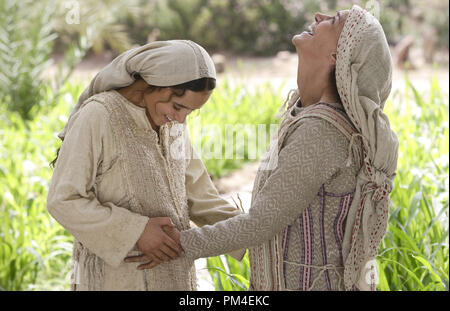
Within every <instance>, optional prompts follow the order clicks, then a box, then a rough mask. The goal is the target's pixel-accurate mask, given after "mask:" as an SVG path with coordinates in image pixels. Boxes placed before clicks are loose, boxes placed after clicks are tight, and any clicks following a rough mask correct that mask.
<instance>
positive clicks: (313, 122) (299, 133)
mask: <svg viewBox="0 0 450 311" xmlns="http://www.w3.org/2000/svg"><path fill="white" fill-rule="evenodd" d="M286 137H287V139H286V140H287V141H295V140H298V139H299V138H303V140H304V139H309V140H311V141H318V140H320V141H323V140H331V139H332V140H336V142H338V143H342V144H345V143H348V139H347V138H346V137H345V135H344V134H343V133H342V132H341V131H340V130H339V129H338V128H337V127H336V126H334V125H333V124H331V123H330V122H329V121H327V120H325V119H322V118H318V117H307V118H303V119H300V120H299V121H297V122H295V123H294V124H292V125H291V128H290V129H289V130H288V135H287V136H286Z"/></svg>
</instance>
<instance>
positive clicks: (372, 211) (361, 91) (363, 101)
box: [336, 5, 398, 290]
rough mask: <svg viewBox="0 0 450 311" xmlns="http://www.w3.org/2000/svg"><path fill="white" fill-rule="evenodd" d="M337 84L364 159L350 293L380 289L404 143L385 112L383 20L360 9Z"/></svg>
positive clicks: (350, 238)
mask: <svg viewBox="0 0 450 311" xmlns="http://www.w3.org/2000/svg"><path fill="white" fill-rule="evenodd" d="M336 85H337V89H338V92H339V95H340V97H341V101H342V104H343V106H344V108H345V111H346V113H347V115H348V117H349V118H350V120H351V121H352V123H353V125H354V126H355V128H356V130H357V131H358V132H359V133H358V134H356V135H355V136H357V137H359V138H360V139H361V140H362V145H363V155H364V160H363V165H362V168H361V170H360V172H359V174H358V176H357V184H356V191H355V196H354V198H353V202H352V206H351V208H350V210H349V214H348V216H347V219H348V220H347V223H346V228H345V235H344V244H343V250H342V252H343V259H344V267H345V270H344V285H345V287H346V289H352V288H353V286H354V285H356V286H357V287H358V288H361V287H363V285H366V287H367V285H369V286H370V289H372V290H375V285H376V278H377V275H376V271H374V270H376V266H375V258H376V256H377V252H378V247H379V244H380V242H381V240H382V239H383V236H384V234H385V233H386V228H387V222H388V216H389V201H390V198H389V193H390V192H391V191H392V189H393V179H394V177H395V175H396V170H397V159H398V139H397V136H396V135H395V133H394V132H393V131H392V130H391V128H390V124H389V120H388V117H387V116H386V115H385V114H384V113H383V108H384V104H385V103H386V100H387V98H388V96H389V93H390V91H391V87H392V58H391V55H390V51H389V46H388V43H387V40H386V37H385V35H384V31H383V28H382V27H381V25H380V23H379V22H378V20H377V19H376V18H375V17H373V16H372V15H371V14H370V13H369V12H367V11H366V10H363V9H362V8H360V7H359V6H357V5H354V6H353V7H352V9H351V10H350V12H349V15H348V17H347V20H346V21H345V24H344V28H343V30H342V33H341V35H340V37H339V41H338V45H337V57H336ZM352 141H353V137H352ZM351 143H352V142H351ZM370 270H372V271H370ZM372 272H373V273H372ZM364 283H365V284H364ZM358 285H360V286H358Z"/></svg>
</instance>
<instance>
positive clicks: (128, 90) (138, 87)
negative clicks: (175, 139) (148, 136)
mask: <svg viewBox="0 0 450 311" xmlns="http://www.w3.org/2000/svg"><path fill="white" fill-rule="evenodd" d="M147 87H148V85H147V84H146V83H145V82H144V83H139V80H138V81H136V82H135V83H133V84H131V85H129V86H126V87H123V88H120V89H118V90H117V91H118V92H119V93H120V94H121V95H122V96H123V97H125V98H126V99H127V100H128V101H129V102H131V103H133V104H134V105H136V106H139V107H143V108H145V115H146V116H147V119H148V121H149V122H150V125H151V127H152V129H153V130H154V131H156V133H158V135H159V126H158V125H156V124H155V122H153V119H152V118H151V116H150V112H149V110H148V107H147V105H145V104H144V103H143V102H142V100H143V93H142V92H143V91H144V90H145V89H146V88H147Z"/></svg>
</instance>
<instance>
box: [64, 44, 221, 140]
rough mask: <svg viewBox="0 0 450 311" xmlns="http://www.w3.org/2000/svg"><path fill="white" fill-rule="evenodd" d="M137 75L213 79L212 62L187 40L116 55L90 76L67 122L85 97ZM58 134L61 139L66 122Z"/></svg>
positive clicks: (154, 81) (170, 80)
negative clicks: (94, 74)
mask: <svg viewBox="0 0 450 311" xmlns="http://www.w3.org/2000/svg"><path fill="white" fill-rule="evenodd" d="M136 73H137V74H139V75H140V76H141V77H142V78H143V79H144V80H145V81H146V82H147V83H148V84H150V85H154V86H173V85H177V84H182V83H185V82H189V81H192V80H197V79H200V78H216V70H215V67H214V62H213V61H212V59H211V57H210V56H209V55H208V53H207V52H206V51H205V49H203V48H202V47H201V46H200V45H198V44H196V43H195V42H192V41H188V40H170V41H155V42H151V43H148V44H146V45H143V46H140V47H137V48H134V49H131V50H128V51H126V52H124V53H122V54H120V55H119V56H117V57H116V58H115V59H114V60H113V61H112V62H111V63H110V64H108V65H107V66H106V67H105V68H103V69H102V70H101V71H100V72H99V73H97V75H96V76H95V77H94V79H92V81H91V83H90V84H89V86H88V87H87V88H86V89H85V90H84V91H83V93H82V94H81V96H80V97H79V98H78V102H77V104H76V105H75V107H74V109H73V111H72V112H71V114H70V116H69V121H70V120H71V118H73V117H74V115H76V113H77V112H78V111H79V110H80V109H81V108H82V107H83V103H84V102H85V100H86V99H88V98H89V97H91V96H93V95H95V94H98V93H101V92H104V91H109V90H112V89H115V88H120V87H125V86H128V85H130V84H132V83H133V82H134V81H135V78H134V74H136ZM69 121H68V122H67V123H66V126H65V127H64V129H63V130H62V131H61V132H60V133H59V134H58V137H59V138H60V139H61V140H64V136H65V135H66V131H67V124H68V123H69Z"/></svg>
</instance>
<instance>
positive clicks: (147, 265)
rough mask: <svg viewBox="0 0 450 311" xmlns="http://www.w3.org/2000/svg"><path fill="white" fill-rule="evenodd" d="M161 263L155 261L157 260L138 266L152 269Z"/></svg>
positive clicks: (139, 268)
mask: <svg viewBox="0 0 450 311" xmlns="http://www.w3.org/2000/svg"><path fill="white" fill-rule="evenodd" d="M159 264H160V263H157V262H155V261H152V262H149V263H146V264H143V265H140V266H138V267H137V268H138V270H144V269H152V268H154V267H156V266H157V265H159Z"/></svg>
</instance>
